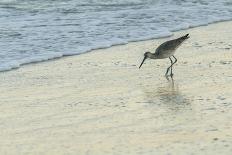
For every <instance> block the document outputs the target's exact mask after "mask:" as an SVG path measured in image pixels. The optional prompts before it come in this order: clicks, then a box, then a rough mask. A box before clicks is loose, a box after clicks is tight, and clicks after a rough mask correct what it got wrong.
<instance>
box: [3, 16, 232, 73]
mask: <svg viewBox="0 0 232 155" xmlns="http://www.w3.org/2000/svg"><path fill="white" fill-rule="evenodd" d="M226 22H232V20H225V21H218V22H213V23H210V24H207V25H201V26H196V27H191V28H187V29H181V30H177V31H172V32H170V33H172V34H171V35H169V36H164V37H159V38H156V37H154V38H149V39H144V40H143V39H142V40H138V41H129V42H127V43H122V44H115V45H111V46H110V47H102V48H96V49H91V50H90V51H87V52H83V53H78V54H70V55H62V56H60V57H54V58H49V59H47V60H41V61H35V62H28V63H22V64H20V65H19V66H18V67H14V68H11V69H6V70H0V73H2V72H8V71H13V70H17V69H19V68H21V67H24V66H26V65H30V64H37V63H44V62H48V61H56V60H59V59H63V58H66V57H72V56H79V55H83V54H88V53H90V52H94V51H98V50H105V49H108V48H112V47H115V46H124V45H127V44H130V43H138V42H146V41H153V40H160V39H161V40H162V39H166V38H172V37H173V36H175V34H178V33H179V32H182V31H188V30H191V29H195V28H200V27H205V26H210V25H214V24H220V23H226Z"/></svg>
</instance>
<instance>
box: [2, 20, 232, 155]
mask: <svg viewBox="0 0 232 155" xmlns="http://www.w3.org/2000/svg"><path fill="white" fill-rule="evenodd" d="M230 28H232V22H223V23H217V24H212V25H209V26H204V27H198V28H193V29H190V30H185V31H180V32H176V33H175V35H174V36H173V37H172V38H176V37H179V36H181V35H184V34H186V33H190V39H188V40H187V41H186V42H185V43H184V44H183V45H182V46H181V47H180V48H179V49H178V50H177V52H176V55H175V56H176V58H177V59H178V62H177V64H176V65H175V66H174V79H173V80H169V81H167V80H166V78H165V77H164V74H165V71H166V68H167V67H168V66H169V65H170V62H169V60H168V59H164V60H147V61H146V62H145V63H144V65H143V66H142V68H141V69H138V66H139V64H140V63H141V61H142V59H143V53H144V52H145V51H149V50H154V49H155V48H156V47H157V46H158V45H159V44H160V43H162V42H163V41H166V40H169V39H171V38H164V39H155V40H149V41H141V42H134V43H129V44H127V45H120V46H114V47H111V48H108V49H101V50H96V51H94V52H90V53H87V54H82V55H79V56H72V57H66V58H62V59H58V60H54V61H48V62H43V63H36V64H30V65H25V66H23V67H21V68H20V69H17V70H13V71H9V72H1V73H0V92H1V93H0V98H1V101H0V127H1V130H0V137H1V139H0V154H6V155H8V154H17V155H20V154H24V155H25V154H33V155H35V154H38V155H39V154H41V155H45V154H48V155H51V154H56V155H66V154H73V155H74V154H75V155H76V154H78V155H82V154H89V155H104V154H107V155H109V154H120V155H124V154H125V155H130V154H131V155H135V154H143V155H150V154H178V155H182V154H204V155H205V154H209V155H212V154H215V155H217V154H220V155H222V154H223V155H230V154H231V153H232V121H231V120H232V56H231V55H232V29H230Z"/></svg>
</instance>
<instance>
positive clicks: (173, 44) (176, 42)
mask: <svg viewBox="0 0 232 155" xmlns="http://www.w3.org/2000/svg"><path fill="white" fill-rule="evenodd" d="M188 38H189V34H186V35H184V36H182V37H179V38H177V39H173V40H169V41H166V42H164V43H162V44H161V45H160V46H158V48H157V49H156V50H155V53H151V52H149V51H148V52H145V53H144V58H143V61H142V63H141V64H140V66H139V68H141V66H142V65H143V63H144V61H145V60H146V59H147V58H150V59H165V58H169V60H170V61H171V65H170V66H169V67H168V68H167V71H166V73H165V77H166V78H167V77H168V76H171V78H172V77H173V73H172V66H173V65H174V64H175V63H176V62H177V58H176V57H175V56H174V54H175V52H176V49H177V48H178V47H179V46H180V45H181V44H182V43H183V42H184V41H185V40H187V39H188ZM172 57H173V58H174V61H173V60H172V59H171V58H172ZM170 69H171V74H170V75H168V72H169V70H170Z"/></svg>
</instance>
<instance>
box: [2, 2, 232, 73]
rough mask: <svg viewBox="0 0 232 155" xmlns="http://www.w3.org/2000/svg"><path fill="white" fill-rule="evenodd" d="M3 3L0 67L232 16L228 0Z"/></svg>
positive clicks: (157, 35)
mask: <svg viewBox="0 0 232 155" xmlns="http://www.w3.org/2000/svg"><path fill="white" fill-rule="evenodd" d="M6 2H7V1H4V2H3V3H0V22H1V31H0V49H1V52H0V71H5V70H10V69H13V68H18V67H20V66H21V65H23V64H28V63H31V62H39V61H46V60H50V59H54V58H59V57H62V56H68V55H77V54H82V53H85V52H89V51H91V50H93V49H99V48H107V47H111V46H113V45H120V44H126V43H128V42H132V41H140V40H147V39H154V38H161V37H168V36H171V35H172V34H173V32H174V31H179V30H184V29H189V28H192V27H197V26H203V25H208V24H211V23H215V22H220V21H227V20H232V3H231V2H229V1H228V0H218V1H215V0H199V1H197V0H187V1H173V0H162V1H151V0H117V1H107V2H106V1H104V2H103V1H101V0H95V1H93V2H91V3H90V2H88V1H85V0H79V1H75V0H70V1H68V2H54V3H52V4H50V3H49V2H47V1H43V3H41V2H40V1H31V3H27V2H26V1H25V2H21V3H19V2H18V1H14V0H12V1H9V3H6ZM5 5H6V7H4V6H5Z"/></svg>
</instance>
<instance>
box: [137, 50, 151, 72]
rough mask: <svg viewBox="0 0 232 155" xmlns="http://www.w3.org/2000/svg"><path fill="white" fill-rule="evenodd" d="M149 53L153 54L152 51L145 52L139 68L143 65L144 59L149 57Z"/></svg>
mask: <svg viewBox="0 0 232 155" xmlns="http://www.w3.org/2000/svg"><path fill="white" fill-rule="evenodd" d="M149 54H151V52H145V53H144V58H143V61H142V63H141V64H140V66H139V68H140V67H141V66H142V65H143V63H144V61H145V60H146V59H147V58H149Z"/></svg>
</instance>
